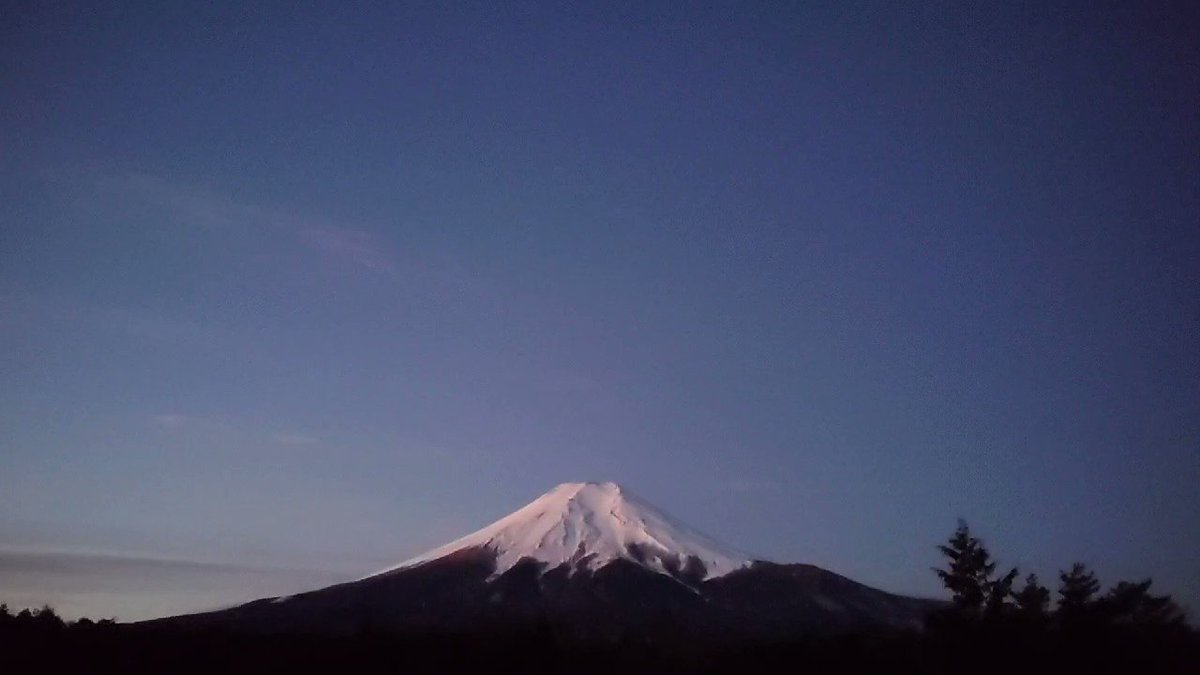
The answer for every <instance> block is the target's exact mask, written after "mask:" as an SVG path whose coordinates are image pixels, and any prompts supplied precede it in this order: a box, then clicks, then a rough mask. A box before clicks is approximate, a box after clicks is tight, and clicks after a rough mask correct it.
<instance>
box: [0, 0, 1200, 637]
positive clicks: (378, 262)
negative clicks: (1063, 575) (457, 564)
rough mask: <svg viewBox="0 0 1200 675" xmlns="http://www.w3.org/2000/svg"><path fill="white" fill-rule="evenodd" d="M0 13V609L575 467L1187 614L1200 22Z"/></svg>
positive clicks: (726, 527) (264, 572)
mask: <svg viewBox="0 0 1200 675" xmlns="http://www.w3.org/2000/svg"><path fill="white" fill-rule="evenodd" d="M6 14H7V16H6V19H5V21H3V22H0V56H3V57H4V62H5V63H8V64H13V67H11V68H7V69H5V71H4V72H3V73H0V83H2V84H3V86H2V87H0V103H2V105H0V602H7V603H8V604H9V605H10V606H12V607H18V606H26V605H29V606H40V605H42V604H44V603H48V604H50V605H52V606H54V607H56V608H58V609H59V610H60V611H62V612H63V613H64V614H66V615H68V616H81V615H87V616H91V617H93V618H102V617H106V616H113V615H116V616H117V617H118V618H121V619H134V618H150V617H152V616H157V615H163V614H164V613H181V612H184V611H196V610H201V609H208V608H212V607H214V606H218V605H222V604H233V603H235V602H239V601H246V600H251V599H253V598H255V597H262V596H269V595H282V594H288V593H293V592H296V591H301V590H306V589H307V588H312V587H315V586H320V585H325V584H327V583H334V582H336V581H341V580H349V579H353V578H356V577H357V576H359V575H361V574H363V573H366V572H368V571H369V570H371V569H382V568H384V567H386V566H387V565H389V564H394V563H396V562H397V561H400V560H405V559H407V558H410V557H412V556H414V555H417V554H419V553H421V552H422V551H427V550H429V549H433V548H435V547H436V546H439V545H441V544H443V543H445V542H448V541H451V540H453V539H455V538H458V537H460V536H463V535H464V534H466V533H470V532H473V531H475V530H476V529H478V528H479V527H482V526H484V525H486V524H487V523H490V522H493V521H494V520H495V519H496V518H498V517H500V516H502V515H504V514H506V513H509V512H511V511H513V510H514V509H516V508H519V507H520V506H521V505H523V504H525V503H527V502H528V501H529V500H530V499H532V498H534V497H535V496H536V495H538V494H541V493H542V491H543V490H545V489H546V487H547V486H552V485H556V484H558V483H561V482H562V481H564V480H572V479H574V478H576V477H600V478H603V479H605V480H611V481H615V482H618V483H620V484H622V485H628V486H629V487H630V489H631V490H633V491H634V492H635V493H636V494H638V495H645V497H646V499H647V500H649V501H650V502H652V503H653V504H656V505H658V506H659V507H661V508H662V509H663V510H664V511H666V512H667V513H670V514H675V515H676V516H677V517H679V518H680V519H681V520H683V522H686V523H689V524H690V525H691V526H694V527H695V528H696V529H697V530H699V531H702V532H706V533H708V534H709V535H710V536H712V537H713V538H714V539H715V540H717V541H721V542H728V544H729V545H731V546H733V547H736V548H738V549H741V550H745V551H749V552H751V553H754V554H755V555H758V556H762V557H764V558H766V559H770V560H777V561H787V562H803V563H810V564H814V565H817V566H820V567H822V568H825V569H828V570H831V571H833V572H836V573H838V574H841V575H844V576H846V577H849V578H851V579H854V580H855V581H858V582H861V583H864V584H867V585H869V586H873V587H876V588H880V589H883V590H887V591H889V592H893V593H900V594H905V595H915V596H923V597H944V590H943V589H942V588H941V585H940V583H939V581H938V579H937V578H936V576H935V575H934V574H932V573H931V572H930V571H929V570H930V567H932V566H933V565H936V564H938V562H939V560H938V551H937V549H936V546H937V545H938V544H939V543H942V542H943V541H944V540H945V538H946V537H947V536H949V535H950V533H951V532H952V531H953V529H954V526H955V523H956V521H957V519H958V518H963V519H965V520H966V521H967V522H968V523H969V524H970V525H971V527H972V529H973V531H975V532H976V533H977V534H978V535H979V536H980V537H982V538H983V539H984V541H985V542H986V543H987V544H988V546H989V548H990V549H991V551H992V552H993V554H994V555H995V556H996V557H997V559H998V560H999V562H1000V564H1001V565H1002V566H1017V567H1019V568H1020V569H1021V571H1022V575H1024V574H1025V573H1027V572H1036V573H1037V574H1038V575H1039V576H1040V577H1041V578H1042V579H1043V581H1044V582H1053V581H1055V580H1056V579H1057V573H1058V571H1059V570H1063V569H1067V568H1069V566H1070V565H1071V564H1072V563H1073V562H1075V561H1082V562H1085V563H1087V564H1089V565H1090V566H1091V567H1092V568H1093V569H1094V570H1095V571H1096V573H1097V575H1098V577H1099V578H1100V580H1101V581H1102V582H1103V583H1104V584H1105V586H1106V587H1107V586H1109V585H1111V584H1113V583H1115V582H1117V581H1118V580H1139V579H1143V578H1146V577H1150V578H1153V579H1154V588H1155V589H1156V590H1157V591H1159V592H1163V593H1171V594H1172V595H1173V596H1174V597H1175V598H1176V599H1178V600H1179V601H1180V603H1181V604H1184V605H1186V606H1188V607H1189V608H1190V609H1192V610H1193V611H1200V578H1197V576H1196V574H1195V572H1196V570H1198V569H1200V528H1197V527H1196V525H1197V524H1198V523H1200V491H1198V490H1196V486H1197V485H1200V349H1197V345H1200V226H1198V223H1200V162H1198V161H1197V159H1196V158H1197V157H1200V124H1198V123H1197V119H1196V115H1195V111H1196V110H1200V43H1198V42H1197V41H1196V40H1195V39H1194V35H1195V34H1196V29H1197V28H1198V27H1200V20H1198V17H1197V16H1196V15H1197V12H1196V10H1195V8H1192V7H1185V6H1181V5H1168V4H1162V5H1156V4H1148V5H1140V6H1136V7H1123V6H1119V5H1105V6H1096V7H1093V6H1081V5H1078V4H1071V3H1057V2H1054V3H1038V4H1036V5H1029V6H1024V5H1019V4H1006V5H1004V6H978V7H966V6H956V5H953V4H952V5H948V6H930V5H925V4H917V3H914V4H903V3H885V2H867V3H863V4H858V5H854V6H844V5H841V4H829V5H824V6H822V5H819V4H806V5H791V4H786V3H785V4H776V3H762V4H751V5H729V6H720V5H718V6H711V7H704V8H695V7H691V8H672V7H667V6H662V7H645V6H640V5H638V4H631V5H612V4H608V3H602V4H601V3H596V4H582V5H572V6H569V7H555V6H548V5H540V4H537V3H534V4H531V5H529V6H522V7H487V6H462V7H455V8H449V7H416V6H414V7H393V6H355V7H335V6H332V5H329V6H308V7H302V8H299V7H286V8H285V7H249V6H245V5H243V4H240V3H232V2H217V3H212V4H209V5H205V6H203V7H189V6H183V5H178V6H177V5H173V4H172V5H168V6H159V7H147V6H142V5H137V4H133V3H129V4H127V3H122V2H114V3H105V4H104V6H102V7H100V6H93V7H84V6H51V5H46V4H42V3H28V4H23V5H22V6H20V7H14V8H13V9H12V11H10V12H8V13H6Z"/></svg>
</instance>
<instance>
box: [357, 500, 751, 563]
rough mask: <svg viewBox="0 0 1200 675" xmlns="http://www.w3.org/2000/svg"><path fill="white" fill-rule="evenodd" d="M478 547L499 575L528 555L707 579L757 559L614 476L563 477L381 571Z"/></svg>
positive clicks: (533, 558)
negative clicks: (479, 525) (474, 527)
mask: <svg viewBox="0 0 1200 675" xmlns="http://www.w3.org/2000/svg"><path fill="white" fill-rule="evenodd" d="M475 548H483V549H487V550H489V551H491V552H492V553H494V554H495V555H496V568H495V570H494V571H493V572H492V576H493V577H498V576H500V575H502V574H504V573H505V572H507V571H508V570H510V569H512V568H513V567H514V566H515V565H516V564H517V563H519V562H521V561H522V560H531V561H535V562H537V563H541V564H542V565H543V568H542V569H543V570H551V569H556V568H558V567H560V566H563V565H566V566H567V567H568V568H570V569H579V568H582V569H585V570H589V571H594V570H597V569H600V568H602V567H604V566H606V565H608V564H609V563H612V562H613V561H615V560H628V561H631V562H634V563H636V564H638V565H640V566H642V567H645V568H647V569H649V570H652V571H655V572H658V573H661V574H667V575H669V576H676V575H678V574H680V573H681V572H688V573H689V576H697V577H699V578H701V579H711V578H713V577H719V576H724V575H726V574H729V573H730V572H732V571H734V570H738V569H742V568H744V567H748V566H750V564H751V563H752V560H751V559H750V558H749V557H748V556H746V555H745V554H744V553H741V552H740V551H736V550H734V549H732V548H728V547H726V546H724V545H722V544H719V543H717V542H716V541H713V540H712V539H711V538H709V537H707V536H705V535H703V534H701V533H699V532H697V531H695V530H693V529H691V528H689V527H688V526H686V525H684V524H682V523H680V522H678V521H677V520H675V519H673V518H671V517H670V516H668V515H667V514H665V513H663V512H662V511H660V510H658V509H657V508H656V507H654V506H653V505H652V504H650V503H648V502H646V501H644V500H643V499H641V498H640V497H637V496H636V495H634V494H632V493H631V492H629V491H628V490H627V489H625V488H623V487H621V486H620V485H617V484H616V483H563V484H561V485H558V486H557V487H555V488H554V489H552V490H550V491H549V492H547V493H545V494H544V495H542V496H540V497H538V498H537V499H535V500H533V501H532V502H530V503H529V504H527V505H525V506H524V507H522V508H520V509H518V510H517V511H515V512H513V513H511V514H509V515H507V516H505V517H504V518H501V519H500V520H498V521H496V522H495V523H492V524H491V525H488V526H487V527H485V528H483V529H481V530H479V531H477V532H475V533H473V534H469V535H467V536H465V537H463V538H461V539H458V540H455V541H452V542H450V543H449V544H446V545H445V546H441V547H439V548H436V549H433V550H432V551H429V552H427V553H423V554H421V555H419V556H417V557H415V558H412V559H409V560H406V561H404V562H402V563H400V564H399V565H396V566H394V567H390V568H388V569H386V570H383V571H381V572H379V573H378V574H388V573H390V572H394V571H396V570H402V569H406V568H410V567H415V566H417V565H421V564H424V563H427V562H431V561H433V560H437V559H439V558H444V557H446V556H448V555H451V554H454V553H457V552H460V551H464V550H470V549H475ZM371 576H376V575H371ZM368 578H369V577H368Z"/></svg>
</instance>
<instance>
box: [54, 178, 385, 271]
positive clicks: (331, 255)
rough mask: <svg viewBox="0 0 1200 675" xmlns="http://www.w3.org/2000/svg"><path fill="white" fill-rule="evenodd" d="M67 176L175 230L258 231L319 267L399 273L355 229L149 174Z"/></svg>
mask: <svg viewBox="0 0 1200 675" xmlns="http://www.w3.org/2000/svg"><path fill="white" fill-rule="evenodd" d="M68 173H71V172H68ZM71 175H73V176H75V177H76V178H77V180H79V181H85V182H86V184H87V185H88V187H89V188H90V189H92V190H94V191H96V192H98V193H99V194H98V195H96V196H100V197H103V198H107V199H110V200H111V199H118V200H120V201H121V202H122V203H121V204H120V206H122V207H125V208H129V207H133V208H143V209H144V208H149V209H151V210H152V211H153V212H154V213H155V215H156V216H158V217H161V218H165V219H167V220H169V221H172V222H176V223H179V224H184V225H194V226H198V227H231V228H232V227H238V228H246V227H250V228H258V229H260V230H263V231H265V232H268V233H271V234H273V235H275V237H277V238H278V241H279V243H280V244H282V245H299V246H301V247H303V248H304V249H306V250H308V251H309V252H310V253H313V254H315V255H316V256H317V257H318V258H319V259H320V260H322V261H324V262H327V263H336V264H348V265H351V266H353V267H355V268H358V269H361V270H365V271H368V272H372V273H376V274H391V273H394V272H395V271H396V270H397V269H398V267H399V262H398V258H397V256H396V255H395V252H394V251H393V250H392V249H391V247H389V246H388V245H387V244H386V242H384V241H383V240H382V239H381V238H380V237H378V236H377V235H375V234H373V233H371V232H370V231H369V230H367V229H366V228H364V227H362V226H359V225H356V224H348V223H336V222H328V221H325V220H323V219H321V218H319V217H313V216H312V215H311V214H309V215H306V214H299V213H292V212H289V211H288V210H287V209H283V208H278V207H274V206H269V205H263V204H250V203H245V202H242V201H239V200H237V199H234V198H231V197H228V196H225V195H222V194H219V193H217V192H215V191H210V190H206V189H204V188H201V187H197V186H194V185H189V184H187V183H184V182H181V181H174V180H171V179H168V178H164V177H162V176H156V175H152V174H146V173H140V172H132V171H107V172H105V171H103V170H101V169H95V168H93V169H89V170H86V171H83V172H74V173H73V174H71ZM79 176H82V177H79Z"/></svg>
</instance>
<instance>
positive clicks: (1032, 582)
mask: <svg viewBox="0 0 1200 675" xmlns="http://www.w3.org/2000/svg"><path fill="white" fill-rule="evenodd" d="M1013 599H1014V600H1016V602H1017V610H1018V611H1019V612H1020V613H1021V615H1022V616H1025V617H1029V618H1042V617H1044V616H1045V615H1046V611H1047V610H1048V609H1049V608H1050V589H1048V588H1046V587H1045V586H1043V585H1041V584H1040V583H1038V577H1037V575H1036V574H1030V575H1029V576H1027V577H1025V586H1024V587H1022V588H1021V590H1019V591H1017V592H1016V593H1014V594H1013Z"/></svg>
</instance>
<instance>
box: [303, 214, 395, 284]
mask: <svg viewBox="0 0 1200 675" xmlns="http://www.w3.org/2000/svg"><path fill="white" fill-rule="evenodd" d="M299 237H300V240H301V241H302V242H303V243H305V244H306V245H308V246H309V247H310V248H312V249H314V250H316V251H318V252H320V253H321V254H323V255H326V256H329V257H331V258H337V259H344V260H348V261H350V262H352V263H354V264H355V265H358V266H359V267H362V268H365V269H368V270H371V271H372V272H380V273H387V274H391V273H393V272H395V271H396V262H395V259H394V257H393V256H392V254H391V253H390V252H389V251H388V250H387V247H386V246H384V244H383V243H382V242H380V241H379V239H378V238H377V237H375V236H373V235H371V234H370V233H369V232H366V231H364V230H359V229H353V228H349V227H337V226H329V225H325V226H313V225H310V226H307V227H304V228H303V229H301V230H300V231H299Z"/></svg>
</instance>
